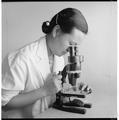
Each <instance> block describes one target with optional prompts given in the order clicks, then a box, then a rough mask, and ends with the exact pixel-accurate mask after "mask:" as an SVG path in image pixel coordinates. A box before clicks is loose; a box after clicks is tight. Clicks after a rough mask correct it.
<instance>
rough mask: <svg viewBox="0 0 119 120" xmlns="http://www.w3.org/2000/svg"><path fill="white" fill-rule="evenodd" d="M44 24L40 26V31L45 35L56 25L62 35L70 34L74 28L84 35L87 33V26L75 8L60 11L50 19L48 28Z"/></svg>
mask: <svg viewBox="0 0 119 120" xmlns="http://www.w3.org/2000/svg"><path fill="white" fill-rule="evenodd" d="M46 22H48V21H46ZM46 22H44V23H43V25H42V31H43V32H44V33H46V34H48V33H51V32H52V30H53V28H54V27H55V25H57V24H58V25H59V26H60V28H61V30H62V32H64V33H70V32H71V30H72V29H73V28H74V27H76V28H77V29H78V30H80V31H81V32H83V33H85V34H87V32H88V24H87V22H86V20H85V18H84V16H83V15H82V13H81V12H80V11H79V10H78V9H75V8H65V9H63V10H61V11H60V12H59V13H57V14H56V15H55V16H54V17H53V18H52V19H51V21H50V22H49V26H48V25H47V24H46Z"/></svg>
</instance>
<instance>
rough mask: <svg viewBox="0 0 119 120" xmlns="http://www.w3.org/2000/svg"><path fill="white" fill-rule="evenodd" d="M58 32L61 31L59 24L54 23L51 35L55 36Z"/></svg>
mask: <svg viewBox="0 0 119 120" xmlns="http://www.w3.org/2000/svg"><path fill="white" fill-rule="evenodd" d="M60 32H61V29H60V26H59V25H56V26H55V27H54V28H53V31H52V35H53V37H54V38H55V37H56V36H57V35H59V34H60Z"/></svg>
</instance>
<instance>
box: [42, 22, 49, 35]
mask: <svg viewBox="0 0 119 120" xmlns="http://www.w3.org/2000/svg"><path fill="white" fill-rule="evenodd" d="M49 27H50V22H49V21H45V22H43V24H42V31H43V32H44V33H46V34H47V33H49V32H50V30H49Z"/></svg>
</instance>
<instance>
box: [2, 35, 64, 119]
mask: <svg viewBox="0 0 119 120" xmlns="http://www.w3.org/2000/svg"><path fill="white" fill-rule="evenodd" d="M45 38H46V37H45V36H44V37H41V38H40V39H39V40H37V41H35V42H33V43H30V44H28V45H26V46H25V47H23V48H21V49H19V50H17V51H15V52H12V53H11V54H9V55H8V57H7V62H6V63H5V66H3V67H2V68H3V70H2V72H3V74H2V105H5V104H7V103H8V102H9V100H10V99H11V98H12V97H14V96H16V95H17V94H19V93H25V92H29V91H32V90H34V89H37V88H40V87H41V86H43V85H44V81H45V80H46V78H47V76H48V75H49V74H50V73H51V71H50V65H49V59H48V53H47V45H46V39H45ZM4 62H5V61H4ZM63 67H64V58H63V57H58V56H56V55H55V57H54V65H53V72H56V73H58V72H59V71H61V70H63ZM51 98H52V97H51ZM48 104H49V103H48V102H47V97H45V98H42V99H39V100H38V101H36V102H35V104H33V105H32V106H29V107H28V108H25V109H24V110H25V112H26V111H27V113H25V114H29V115H30V116H33V117H36V116H37V115H38V114H40V113H41V112H43V111H45V110H46V109H48ZM24 110H22V112H23V111H24ZM29 111H31V113H30V112H29ZM28 112H29V113H28ZM12 114H13V113H12Z"/></svg>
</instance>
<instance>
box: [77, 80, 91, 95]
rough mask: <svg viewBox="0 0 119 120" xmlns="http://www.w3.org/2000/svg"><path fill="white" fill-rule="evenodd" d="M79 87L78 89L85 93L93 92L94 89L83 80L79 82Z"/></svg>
mask: <svg viewBox="0 0 119 120" xmlns="http://www.w3.org/2000/svg"><path fill="white" fill-rule="evenodd" d="M77 87H78V90H79V91H81V93H84V94H91V93H92V89H91V88H90V87H89V86H88V85H86V84H84V83H83V82H80V83H78V84H77Z"/></svg>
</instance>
